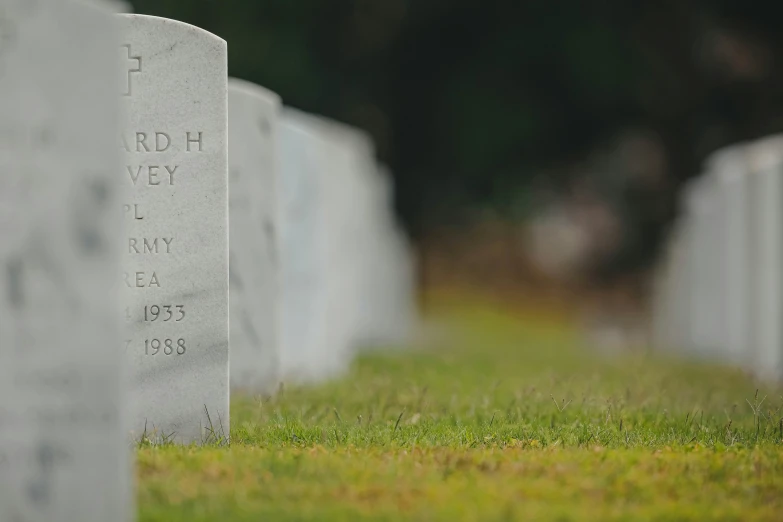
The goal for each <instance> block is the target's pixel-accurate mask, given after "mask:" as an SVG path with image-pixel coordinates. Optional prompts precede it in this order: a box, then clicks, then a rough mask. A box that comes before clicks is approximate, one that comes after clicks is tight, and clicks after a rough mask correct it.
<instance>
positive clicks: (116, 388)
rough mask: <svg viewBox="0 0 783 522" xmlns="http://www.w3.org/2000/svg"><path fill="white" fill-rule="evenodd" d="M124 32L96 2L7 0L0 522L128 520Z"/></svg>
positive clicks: (2, 106)
mask: <svg viewBox="0 0 783 522" xmlns="http://www.w3.org/2000/svg"><path fill="white" fill-rule="evenodd" d="M116 34H117V27H116V26H115V24H114V23H113V18H112V15H111V14H110V13H109V11H105V10H103V9H101V8H98V7H96V6H95V5H88V4H86V3H79V2H63V1H53V0H0V93H2V96H0V237H1V238H2V241H0V520H1V521H3V522H52V521H63V522H106V521H124V520H130V519H131V518H132V517H131V514H130V513H131V510H130V505H131V500H130V499H131V495H130V490H131V487H130V485H131V472H130V459H129V452H128V446H127V439H126V430H125V427H126V425H125V422H124V419H125V412H124V410H123V405H124V396H125V389H124V385H125V379H123V375H122V374H123V371H122V368H123V365H122V354H121V351H120V350H119V349H118V348H119V341H120V334H119V324H118V319H119V318H118V317H117V313H116V303H117V292H116V290H117V272H118V271H119V255H118V252H117V250H116V247H115V245H116V243H115V240H116V238H117V237H119V236H120V235H121V225H122V221H121V218H120V214H119V212H118V211H117V207H118V205H119V202H118V199H117V183H116V177H115V176H113V175H112V174H111V173H112V171H115V172H116V171H117V169H118V168H119V164H120V163H119V155H118V150H117V147H116V141H115V139H114V137H113V136H112V135H113V134H114V133H115V131H116V128H117V115H118V109H119V103H118V99H117V92H116V89H117V87H116V85H115V83H114V81H115V79H116V70H115V69H116V47H117V45H119V42H118V39H117V38H116ZM112 346H115V347H117V349H113V348H112Z"/></svg>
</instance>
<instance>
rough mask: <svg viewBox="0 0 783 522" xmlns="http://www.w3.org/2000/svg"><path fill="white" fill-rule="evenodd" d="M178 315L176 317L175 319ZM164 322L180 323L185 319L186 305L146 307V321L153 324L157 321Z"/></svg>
mask: <svg viewBox="0 0 783 522" xmlns="http://www.w3.org/2000/svg"><path fill="white" fill-rule="evenodd" d="M175 315H176V317H174V316H175ZM159 319H160V320H161V321H162V322H164V323H165V322H168V321H174V322H177V323H178V322H180V321H182V320H183V319H185V306H184V305H160V306H159V305H152V306H145V307H144V320H145V321H146V322H149V323H152V322H155V321H157V320H159Z"/></svg>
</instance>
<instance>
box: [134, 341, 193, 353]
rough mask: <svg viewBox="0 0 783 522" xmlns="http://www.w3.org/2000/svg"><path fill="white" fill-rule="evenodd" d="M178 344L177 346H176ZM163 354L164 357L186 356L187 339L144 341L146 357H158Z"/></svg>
mask: <svg viewBox="0 0 783 522" xmlns="http://www.w3.org/2000/svg"><path fill="white" fill-rule="evenodd" d="M175 342H176V344H174V343H175ZM161 350H162V352H163V355H174V354H177V355H185V352H186V351H187V348H186V347H185V339H177V340H176V341H174V339H163V341H161V340H160V339H145V340H144V355H158V354H160V353H161Z"/></svg>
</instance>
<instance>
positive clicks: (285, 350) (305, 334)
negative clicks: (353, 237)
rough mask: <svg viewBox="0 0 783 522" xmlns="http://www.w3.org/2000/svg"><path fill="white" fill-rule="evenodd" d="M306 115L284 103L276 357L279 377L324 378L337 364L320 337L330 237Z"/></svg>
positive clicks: (320, 144) (318, 142) (320, 150)
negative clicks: (326, 231)
mask: <svg viewBox="0 0 783 522" xmlns="http://www.w3.org/2000/svg"><path fill="white" fill-rule="evenodd" d="M309 118H310V117H308V116H306V115H304V114H302V113H300V112H298V111H295V110H293V109H289V108H284V109H283V112H282V114H281V122H280V136H279V150H280V153H279V157H280V175H279V177H278V179H279V181H280V183H279V186H278V194H279V209H278V213H279V216H280V217H279V227H278V231H279V234H280V269H281V273H282V282H281V284H282V288H283V292H282V295H281V318H280V320H281V329H280V362H281V371H282V375H283V378H284V379H285V380H286V381H290V382H303V381H314V380H320V379H323V378H325V377H327V376H328V375H329V374H330V373H331V369H332V368H333V367H334V365H335V361H334V360H333V359H334V354H332V353H330V351H329V350H328V347H327V343H325V342H324V337H325V332H326V331H327V325H326V312H325V307H326V274H325V271H324V269H323V268H324V256H325V250H326V246H325V244H326V242H327V241H328V240H329V239H330V238H327V237H326V236H325V234H323V233H321V224H322V221H323V219H324V195H323V185H322V183H323V182H324V172H325V171H326V169H325V167H324V162H325V160H326V155H325V151H326V148H325V143H324V141H323V139H322V138H321V137H320V136H319V135H318V133H317V132H316V131H315V130H314V129H313V128H312V126H311V124H310V119H309Z"/></svg>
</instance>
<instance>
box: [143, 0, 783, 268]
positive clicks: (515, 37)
mask: <svg viewBox="0 0 783 522" xmlns="http://www.w3.org/2000/svg"><path fill="white" fill-rule="evenodd" d="M132 3H133V7H134V9H135V11H136V12H137V13H142V14H151V15H159V16H165V17H170V18H176V19H179V20H182V21H185V22H189V23H192V24H195V25H198V26H200V27H203V28H205V29H207V30H209V31H212V32H214V33H216V34H218V35H220V36H221V37H223V38H224V39H226V40H227V41H228V43H229V66H230V74H231V75H232V76H236V77H240V78H244V79H247V80H251V81H254V82H256V83H259V84H261V85H263V86H265V87H268V88H270V89H272V90H274V91H276V92H278V93H279V94H280V95H281V96H282V97H283V99H284V102H285V103H286V104H288V105H291V106H295V107H298V108H301V109H304V110H307V111H311V112H315V113H319V114H323V115H326V116H329V117H332V118H335V119H338V120H341V121H345V122H348V123H350V124H353V125H356V126H358V127H361V128H363V129H365V130H367V131H368V132H370V133H371V134H372V136H373V137H374V139H375V141H376V143H377V147H378V154H379V157H380V159H381V160H382V161H384V162H386V163H388V164H389V165H391V167H392V169H393V171H394V174H395V179H396V184H397V193H396V205H397V209H398V211H399V213H400V215H401V217H402V218H403V220H404V222H405V224H406V225H407V227H408V228H409V230H411V231H412V232H413V233H414V234H415V235H421V234H422V233H423V232H425V231H426V230H428V229H430V228H432V227H435V226H440V225H442V224H444V223H446V224H452V225H454V224H457V225H459V224H462V223H466V222H470V221H471V220H475V219H476V216H477V215H486V214H487V213H490V214H491V215H492V216H495V217H496V218H499V219H502V220H508V221H512V222H513V221H520V220H526V219H528V218H529V217H530V216H531V215H535V214H536V213H537V212H540V210H541V208H542V207H544V206H546V205H548V204H549V203H550V202H551V201H552V200H563V198H566V200H568V201H577V202H579V201H581V202H584V201H585V200H586V199H587V200H589V201H590V202H593V203H595V204H596V205H598V207H600V208H602V209H604V210H605V213H606V214H608V215H611V216H613V219H614V221H615V222H616V226H615V228H617V229H619V232H618V233H617V235H618V238H619V239H618V240H617V241H616V243H617V244H616V245H615V246H614V247H612V248H611V253H610V254H609V255H604V256H603V257H602V258H601V263H600V265H601V267H602V270H604V271H608V272H623V271H628V270H635V269H638V268H639V267H640V266H645V265H647V264H649V262H650V261H651V260H652V258H653V256H654V253H655V251H656V249H657V248H658V246H659V244H660V241H661V238H662V237H663V235H664V233H665V230H666V226H667V224H668V223H670V222H671V220H672V218H673V216H674V215H675V213H676V193H677V189H678V188H679V187H680V186H681V184H682V182H683V181H684V180H685V179H687V178H689V177H691V176H693V175H695V174H697V173H698V171H699V169H700V165H701V162H702V161H703V160H704V158H705V157H706V156H707V155H708V154H709V153H710V152H711V151H713V150H715V149H716V148H719V147H721V146H724V145H726V144H729V143H732V142H735V141H738V140H743V139H749V138H754V137H758V136H761V135H764V134H768V133H772V132H776V131H778V130H780V129H781V128H783V118H781V116H783V112H782V111H781V108H783V76H782V75H781V70H780V68H779V67H778V64H779V61H780V59H781V57H782V56H783V54H782V53H783V32H781V31H780V29H779V26H780V20H781V19H783V4H781V3H780V2H750V1H738V0H719V1H707V0H693V1H688V2H683V1H682V0H638V1H628V0H602V1H599V0H594V1H585V0H559V1H554V2H532V1H511V0H485V1H482V2H469V1H459V0H416V1H414V0H134V1H133V2H132ZM591 208H592V207H591Z"/></svg>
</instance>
